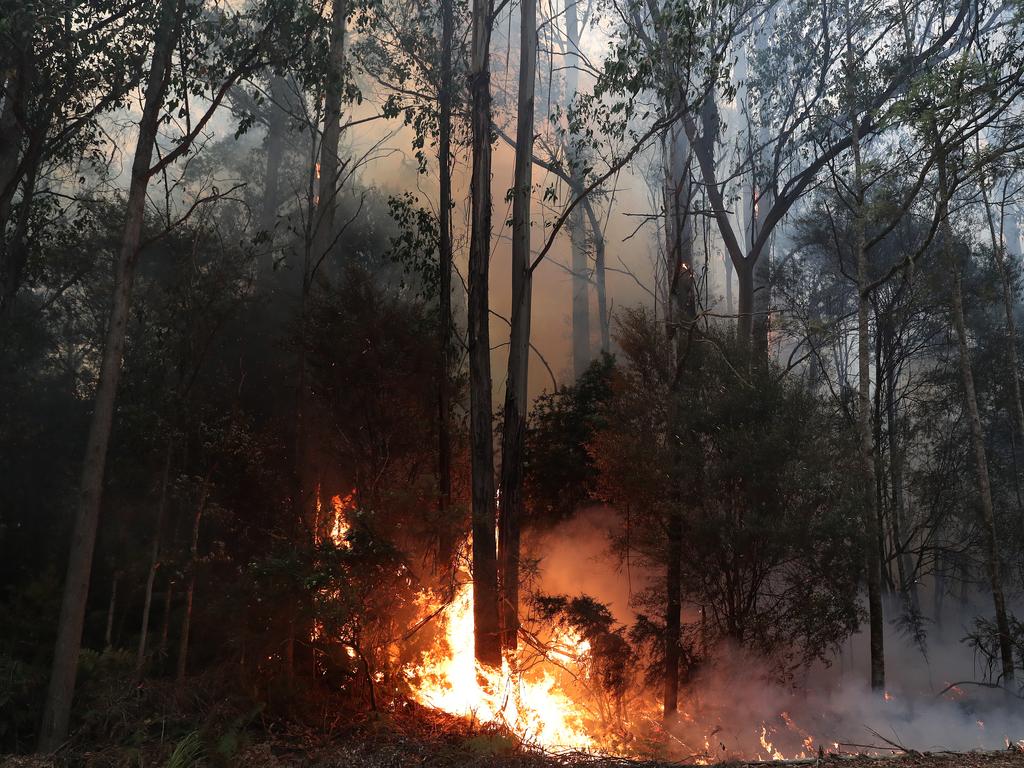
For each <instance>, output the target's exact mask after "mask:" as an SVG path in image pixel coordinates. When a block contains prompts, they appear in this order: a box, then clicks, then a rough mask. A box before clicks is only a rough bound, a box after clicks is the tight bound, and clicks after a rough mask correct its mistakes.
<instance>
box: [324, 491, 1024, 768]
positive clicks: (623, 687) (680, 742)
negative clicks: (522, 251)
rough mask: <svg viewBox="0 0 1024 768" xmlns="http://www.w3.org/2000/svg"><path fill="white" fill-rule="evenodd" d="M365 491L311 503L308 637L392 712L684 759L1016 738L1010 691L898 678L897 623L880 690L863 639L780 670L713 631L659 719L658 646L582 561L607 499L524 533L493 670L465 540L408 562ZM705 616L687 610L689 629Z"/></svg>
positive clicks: (600, 543)
mask: <svg viewBox="0 0 1024 768" xmlns="http://www.w3.org/2000/svg"><path fill="white" fill-rule="evenodd" d="M357 496H358V494H356V493H355V492H353V493H348V494H338V495H335V496H334V497H333V498H331V500H330V502H329V503H323V504H321V505H320V506H319V507H318V527H319V529H321V530H322V531H323V533H322V534H321V535H320V537H319V540H318V542H317V545H318V546H319V547H321V548H323V549H324V551H325V553H326V554H325V556H324V564H325V569H326V570H329V571H330V572H331V574H332V576H331V578H330V579H325V580H322V581H319V582H317V583H318V584H319V585H320V586H319V587H318V589H317V590H316V592H315V594H316V598H315V600H314V601H313V605H312V610H313V617H312V619H311V621H309V626H310V631H309V636H310V645H311V646H312V647H313V648H314V649H315V653H314V659H313V663H314V666H315V667H316V668H317V669H318V670H320V677H321V680H322V681H323V682H326V683H327V684H328V685H329V686H333V687H335V688H336V689H337V690H339V691H340V690H344V691H348V693H349V694H350V695H353V694H354V695H355V696H356V697H363V699H364V704H365V705H366V709H367V710H369V711H371V712H374V713H377V715H378V716H384V715H386V717H387V718H389V721H388V722H390V720H391V719H393V718H394V717H395V716H397V715H399V714H401V716H402V717H403V718H405V719H408V720H409V721H410V722H412V721H415V720H416V719H417V718H418V719H422V720H423V723H424V725H425V726H426V724H428V723H433V725H432V726H431V727H432V728H435V729H440V730H441V731H446V730H447V731H449V732H450V733H451V734H461V736H459V738H460V739H461V738H473V739H477V738H479V740H480V742H479V743H480V745H481V746H487V745H489V746H488V748H490V747H491V746H495V745H498V746H501V745H502V744H506V743H507V744H513V745H514V747H515V749H525V750H528V751H529V750H535V751H540V752H544V753H547V754H566V753H573V754H577V753H586V754H592V755H604V756H614V757H621V758H633V759H651V758H658V759H663V760H672V761H679V760H685V761H688V762H693V763H712V762H720V761H728V760H754V761H757V760H777V759H793V758H811V757H816V756H818V755H819V754H856V753H860V752H870V753H873V754H875V755H885V754H892V753H895V752H899V751H900V750H902V749H904V748H905V749H915V750H926V749H933V750H934V749H958V750H965V749H982V748H983V749H999V748H1005V747H1006V745H1007V744H1012V743H1016V740H1017V739H1019V738H1021V736H1024V734H1022V733H1021V732H1020V731H1021V725H1020V722H1021V721H1020V719H1019V713H1017V712H1016V711H1015V710H1014V708H1013V707H1012V706H1011V705H1008V704H1007V702H1006V700H1005V697H1003V698H999V697H996V696H987V697H986V696H984V695H982V694H984V693H985V689H983V688H979V689H977V690H975V689H971V688H970V687H967V688H968V689H967V690H964V687H959V688H957V687H953V688H950V689H949V690H942V689H943V688H944V684H937V683H935V681H934V680H928V681H923V680H911V679H905V680H903V681H902V682H901V674H900V667H901V666H905V667H906V668H908V669H909V668H916V666H920V665H919V664H916V665H915V660H913V659H910V658H909V656H908V658H907V659H903V662H904V663H902V664H901V653H904V652H905V653H907V654H910V653H913V652H914V651H913V649H910V650H906V651H901V650H900V649H901V647H903V648H907V644H906V642H903V641H901V639H900V638H899V636H897V635H896V634H895V632H893V633H892V634H893V637H890V638H888V639H889V644H888V647H889V653H890V658H891V659H893V661H894V669H893V672H892V674H891V675H890V677H891V679H892V689H891V691H890V693H888V694H887V695H886V696H885V697H884V699H883V697H881V696H880V695H876V694H874V693H872V692H870V691H868V690H865V689H864V687H863V686H862V685H861V684H860V680H861V679H862V678H865V675H863V674H862V672H861V671H860V670H857V669H855V667H856V666H857V665H858V664H862V663H863V660H864V658H866V655H865V654H864V652H863V650H862V649H859V648H856V647H854V646H855V645H856V644H857V643H859V640H855V641H854V642H853V644H852V645H850V647H848V648H846V649H845V650H843V653H842V654H839V655H833V657H832V658H828V659H825V660H824V661H821V662H818V663H817V664H815V665H811V666H802V667H794V666H791V667H788V668H784V667H782V666H780V664H779V663H778V660H777V659H770V658H767V657H765V656H763V655H759V654H758V653H756V652H754V651H752V650H750V649H748V648H744V647H743V646H742V645H739V644H730V643H721V642H720V643H718V644H716V645H715V646H714V647H713V648H709V647H700V648H699V650H700V653H699V654H698V653H694V654H692V655H689V656H687V660H686V664H685V665H684V674H685V676H684V678H683V679H681V680H680V689H679V713H678V715H677V716H676V717H674V718H670V719H669V720H668V721H667V722H666V720H665V718H664V717H663V713H662V704H661V701H662V700H661V691H660V690H659V689H658V687H657V685H656V684H655V681H654V680H652V677H651V675H650V671H651V670H652V669H655V670H656V669H657V668H658V658H657V651H656V643H655V644H651V643H649V642H638V632H637V627H638V626H639V625H641V624H642V621H643V617H642V616H641V615H638V614H634V613H632V602H631V600H630V597H631V595H630V594H622V593H614V592H613V593H610V594H608V595H604V594H599V595H598V597H594V596H587V595H586V594H585V592H586V591H587V590H588V588H591V587H595V588H596V590H595V591H598V592H600V590H601V586H602V582H601V580H600V579H597V580H591V579H589V578H588V577H587V575H586V571H587V569H588V568H592V567H593V564H594V562H600V563H601V564H602V565H601V567H600V568H599V569H598V570H599V571H600V572H602V573H606V572H607V571H608V570H614V563H611V564H610V563H609V562H608V558H609V556H610V555H609V552H608V546H607V541H608V532H609V520H608V518H607V515H606V514H604V513H603V512H601V511H597V512H594V513H592V514H591V515H590V517H587V516H583V517H581V518H577V519H574V520H571V521H569V522H567V523H564V524H563V525H562V526H561V527H560V529H559V530H556V531H552V532H548V533H547V534H542V535H538V534H534V535H532V536H530V537H529V538H528V549H529V551H530V552H531V553H543V554H544V555H545V557H543V558H540V559H539V560H536V561H533V563H532V565H531V566H530V567H529V568H528V570H529V571H530V573H531V576H530V578H529V580H528V584H529V586H530V592H529V595H530V596H529V598H528V599H527V600H525V601H524V605H523V614H522V615H523V628H522V631H521V632H520V640H519V644H518V648H517V649H516V651H515V652H514V653H506V656H505V659H504V662H503V664H502V667H501V668H500V669H494V668H489V667H484V666H481V665H480V664H479V663H478V662H477V660H476V658H475V653H474V627H473V583H472V578H471V574H470V563H469V557H468V546H464V547H463V550H462V552H461V553H460V554H459V556H458V557H457V559H456V563H457V567H456V568H455V570H454V572H449V573H447V575H445V576H444V577H442V578H440V579H439V578H438V576H437V575H435V576H434V577H433V578H431V577H430V576H429V572H428V575H426V576H424V575H422V574H418V573H417V569H416V568H414V567H413V566H412V565H410V560H409V559H408V557H407V556H405V555H403V554H402V551H403V550H402V549H401V548H400V547H398V546H394V547H391V548H386V549H382V548H381V547H380V545H379V544H372V545H371V543H372V542H374V541H375V540H376V537H375V536H374V535H372V534H371V531H372V528H373V519H374V516H373V515H372V514H369V513H364V512H362V511H361V510H360V509H359V507H358V503H357ZM562 528H565V530H563V529H562ZM570 529H571V530H570ZM556 541H558V542H563V544H562V545H558V544H555V543H554V542H556ZM569 541H571V542H572V549H573V552H572V556H567V557H561V556H560V550H559V546H561V547H562V548H563V549H564V547H565V546H566V545H565V544H564V542H569ZM561 554H565V553H561ZM370 566H372V568H371V567H370ZM654 580H656V574H651V573H645V572H644V569H643V568H642V567H639V566H634V570H633V572H632V573H631V574H630V575H629V578H628V579H627V582H629V583H633V582H634V581H635V584H634V586H635V587H636V590H637V593H640V592H642V591H643V590H644V589H647V588H649V584H650V582H652V581H654ZM621 581H622V579H621V578H620V579H618V580H617V583H621ZM363 582H365V583H363ZM572 585H575V586H576V587H577V589H576V591H575V594H572V593H570V592H569V589H570V588H571V586H572ZM354 597H355V598H358V599H354ZM599 597H600V598H607V599H606V600H602V599H599ZM623 619H624V620H623ZM699 619H700V616H699V614H693V613H692V611H691V612H690V613H689V614H688V624H689V626H690V627H691V629H693V630H694V631H696V630H698V629H699V626H700V622H699ZM901 643H902V646H901ZM947 645H949V644H947ZM954 645H957V646H958V647H959V650H960V653H961V655H962V653H963V646H962V645H959V644H954ZM698 647H699V644H698ZM946 652H948V653H950V654H954V655H955V653H954V651H953V650H948V651H947V650H946V649H945V646H942V645H936V646H935V647H934V648H933V649H932V653H933V657H934V659H935V661H936V664H940V663H946V665H947V667H949V666H950V664H951V662H949V661H948V660H947V659H945V658H944V656H943V653H946ZM836 661H838V662H839V663H838V664H837V663H834V662H836ZM780 669H781V670H785V671H784V672H780ZM949 673H950V675H953V674H954V672H953V670H952V668H951V667H950V672H949ZM965 679H966V678H965ZM926 683H927V684H926ZM936 685H938V687H936ZM389 727H390V726H389Z"/></svg>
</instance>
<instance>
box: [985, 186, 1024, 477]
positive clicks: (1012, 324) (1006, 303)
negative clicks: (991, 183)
mask: <svg viewBox="0 0 1024 768" xmlns="http://www.w3.org/2000/svg"><path fill="white" fill-rule="evenodd" d="M981 192H982V196H983V198H984V201H985V213H986V214H987V219H988V228H989V235H990V237H991V239H992V258H993V261H994V265H995V268H996V272H998V273H999V283H1000V287H1001V288H1002V294H1003V312H1004V314H1005V317H1006V329H1005V334H1006V360H1007V366H1008V367H1009V369H1010V392H1011V395H1012V398H1011V400H1012V405H1013V418H1014V427H1015V429H1016V432H1017V442H1021V441H1024V400H1022V399H1021V385H1020V362H1019V360H1018V359H1017V321H1016V319H1015V318H1014V316H1013V313H1014V308H1015V301H1014V295H1013V286H1012V285H1011V283H1010V275H1009V273H1008V271H1007V264H1006V251H1007V248H1006V245H1007V244H1009V242H1010V237H1008V236H1005V235H1004V237H1005V240H1006V243H1004V242H1003V241H1004V237H1000V236H999V233H998V232H997V231H996V223H995V217H994V216H993V215H992V206H991V204H990V201H989V197H988V191H987V190H986V189H985V186H984V184H982V187H981ZM1003 204H1004V205H1005V204H1006V203H1005V200H1004V202H1003ZM1014 224H1016V222H1014ZM1006 234H1007V235H1009V234H1012V235H1013V240H1014V241H1016V240H1017V239H1018V237H1019V236H1018V235H1017V233H1016V228H1015V226H1014V231H1013V232H1012V233H1006ZM1014 245H1016V242H1014ZM1016 465H1017V462H1016V458H1015V459H1014V473H1015V475H1016V476H1017V479H1018V482H1019V476H1020V470H1019V468H1018V467H1017V466H1016Z"/></svg>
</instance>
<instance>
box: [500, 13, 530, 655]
mask: <svg viewBox="0 0 1024 768" xmlns="http://www.w3.org/2000/svg"><path fill="white" fill-rule="evenodd" d="M519 14H520V46H519V96H518V105H517V110H518V115H517V122H516V161H515V180H514V187H513V190H512V318H511V332H510V333H511V335H510V337H509V353H508V377H507V379H506V381H505V423H504V429H503V431H502V451H501V527H500V530H499V539H498V555H499V569H500V570H499V579H498V581H499V584H500V585H501V612H500V614H501V615H500V619H501V630H502V643H501V645H502V647H503V648H506V649H511V650H514V649H515V648H516V645H517V644H518V640H519V529H520V519H521V518H522V514H523V450H524V447H525V446H524V443H525V439H526V411H527V402H526V399H527V383H528V379H529V370H530V366H529V362H530V309H531V303H532V293H533V275H532V273H531V272H530V202H531V200H532V198H533V133H534V127H533V124H534V120H533V106H534V95H535V91H536V87H537V0H522V2H521V3H520V6H519Z"/></svg>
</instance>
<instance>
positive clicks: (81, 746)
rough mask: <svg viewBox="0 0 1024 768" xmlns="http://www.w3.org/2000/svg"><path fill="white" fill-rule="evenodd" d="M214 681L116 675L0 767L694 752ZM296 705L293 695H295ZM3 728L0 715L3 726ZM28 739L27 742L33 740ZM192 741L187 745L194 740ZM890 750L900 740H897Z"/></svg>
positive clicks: (892, 767)
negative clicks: (82, 711)
mask: <svg viewBox="0 0 1024 768" xmlns="http://www.w3.org/2000/svg"><path fill="white" fill-rule="evenodd" d="M227 690H229V689H227V688H226V687H225V686H224V685H223V684H221V685H218V684H217V682H216V680H215V679H212V678H210V677H206V678H203V679H201V680H197V681H195V682H194V684H193V685H190V686H189V687H188V688H185V689H180V688H176V687H175V686H174V685H173V684H163V683H150V684H147V685H145V686H134V687H133V686H129V685H123V684H120V683H118V681H117V680H115V679H113V678H110V679H108V680H107V684H106V685H105V686H104V688H103V692H104V694H105V695H103V696H99V695H97V693H96V692H95V691H93V692H89V691H86V692H85V694H84V695H83V697H82V701H83V705H84V706H83V708H88V712H89V715H88V716H87V717H84V718H82V719H81V720H80V721H79V722H78V723H77V725H76V728H75V729H74V733H73V734H72V736H71V737H70V738H69V740H68V742H67V743H66V744H65V745H64V747H62V748H61V749H60V750H59V751H58V752H57V753H56V754H55V755H50V756H42V755H24V754H22V755H9V756H5V755H3V754H0V768H171V767H172V766H173V767H174V768H192V767H193V766H194V767H195V768H228V767H229V766H230V767H233V766H241V767H242V768H681V766H687V765H697V764H701V763H700V761H699V760H698V759H695V758H691V759H689V760H682V759H677V760H676V761H673V760H666V759H661V760H630V759H624V758H614V757H607V756H600V755H594V754H588V753H583V752H573V753H561V754H551V753H543V752H540V751H537V750H535V749H530V748H527V747H524V746H523V745H522V743H521V742H520V741H519V740H518V739H516V738H515V737H514V736H513V735H512V734H511V733H509V732H508V731H506V730H503V729H501V728H498V727H494V726H487V725H481V724H479V723H473V722H472V721H471V720H467V719H464V718H457V717H454V716H451V715H447V714H445V713H443V712H438V711H437V710H433V709H428V708H424V707H421V706H419V705H416V704H413V703H411V702H407V703H406V704H404V705H400V706H395V707H392V708H389V709H388V711H376V712H366V711H365V710H361V711H355V710H351V709H350V710H347V711H346V710H345V709H344V700H342V699H320V700H316V699H313V698H309V699H306V698H300V699H298V701H300V702H302V703H304V704H307V705H309V706H308V707H307V708H306V709H305V710H303V711H302V712H299V711H297V710H296V709H295V708H294V707H292V708H288V707H282V708H275V707H273V706H271V707H267V706H264V705H259V706H257V707H255V708H254V707H253V701H252V700H251V699H246V698H244V697H242V698H240V697H232V696H230V695H227V694H226V693H225V692H226V691H227ZM293 701H295V700H293ZM2 725H3V724H2V723H0V726H2ZM28 736H29V734H28V733H26V738H25V739H24V740H22V741H21V743H22V744H26V745H28V744H31V743H32V742H31V741H30V740H29V739H28ZM186 746H188V747H189V748H188V749H186V748H185V747H186ZM650 746H651V747H652V748H657V747H656V745H653V744H652V745H650ZM892 746H898V745H895V744H893V745H892ZM713 765H718V766H723V767H725V766H728V767H729V768H747V766H821V767H822V768H1024V749H1022V747H1021V745H1020V744H1015V745H1013V746H1012V747H1010V748H1008V749H1005V750H1001V751H993V752H965V753H951V752H934V753H917V752H906V753H901V754H897V755H890V756H885V757H880V756H872V755H854V754H829V753H824V754H821V755H820V756H819V757H815V758H810V759H802V760H789V761H776V762H745V761H743V760H736V759H733V760H722V761H719V762H716V763H713Z"/></svg>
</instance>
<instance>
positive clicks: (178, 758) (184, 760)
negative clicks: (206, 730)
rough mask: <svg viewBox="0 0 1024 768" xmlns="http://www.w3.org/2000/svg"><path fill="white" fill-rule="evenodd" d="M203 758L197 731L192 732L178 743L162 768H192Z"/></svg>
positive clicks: (201, 745) (201, 744)
mask: <svg viewBox="0 0 1024 768" xmlns="http://www.w3.org/2000/svg"><path fill="white" fill-rule="evenodd" d="M202 756H203V743H202V741H201V740H200V738H199V731H192V732H191V733H189V734H188V735H187V736H185V737H184V738H183V739H182V740H181V741H179V742H178V743H177V744H176V745H175V747H174V751H173V752H171V756H170V757H169V758H167V764H166V765H165V766H164V768H192V766H194V765H195V764H196V763H197V762H199V759H200V758H201V757H202Z"/></svg>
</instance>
